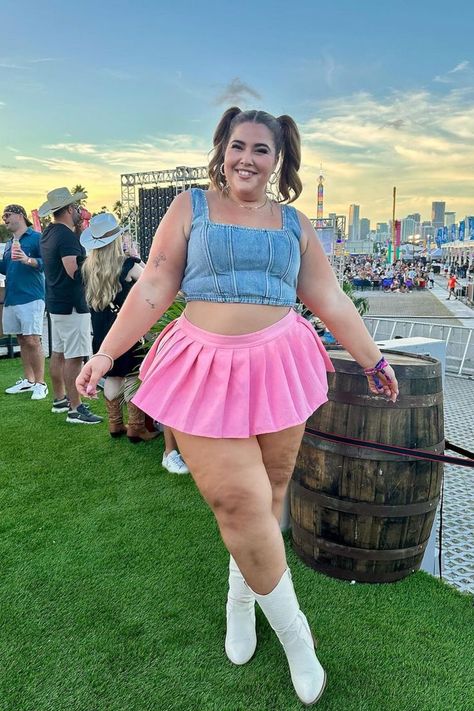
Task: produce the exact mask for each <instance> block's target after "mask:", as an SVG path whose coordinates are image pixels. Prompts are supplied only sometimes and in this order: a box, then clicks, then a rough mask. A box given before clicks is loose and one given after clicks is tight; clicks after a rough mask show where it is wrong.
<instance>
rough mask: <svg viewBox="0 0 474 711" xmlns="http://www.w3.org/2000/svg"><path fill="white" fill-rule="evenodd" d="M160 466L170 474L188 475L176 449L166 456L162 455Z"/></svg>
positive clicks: (186, 468)
mask: <svg viewBox="0 0 474 711" xmlns="http://www.w3.org/2000/svg"><path fill="white" fill-rule="evenodd" d="M161 466H162V467H163V469H166V471H168V472H169V473H170V474H189V469H188V467H187V466H186V464H185V463H184V461H183V458H182V457H181V455H180V453H179V452H177V451H176V449H173V450H172V451H171V452H170V453H169V454H168V455H166V454H163V459H162V462H161Z"/></svg>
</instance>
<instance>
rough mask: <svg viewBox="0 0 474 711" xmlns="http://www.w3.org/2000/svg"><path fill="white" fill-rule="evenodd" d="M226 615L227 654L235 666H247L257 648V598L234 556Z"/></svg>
mask: <svg viewBox="0 0 474 711" xmlns="http://www.w3.org/2000/svg"><path fill="white" fill-rule="evenodd" d="M226 613H227V632H226V636H225V652H226V654H227V656H228V657H229V659H230V661H231V662H233V663H234V664H245V663H246V662H248V661H249V659H251V658H252V657H253V654H254V652H255V647H256V646H257V635H256V633H255V598H254V596H253V594H252V592H251V590H250V588H249V587H248V585H247V584H246V582H245V580H244V578H243V576H242V573H241V572H240V570H239V568H238V566H237V563H236V562H235V560H234V559H233V558H232V556H230V561H229V593H228V596H227V605H226Z"/></svg>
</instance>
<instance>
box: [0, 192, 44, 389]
mask: <svg viewBox="0 0 474 711" xmlns="http://www.w3.org/2000/svg"><path fill="white" fill-rule="evenodd" d="M3 221H4V223H5V226H6V228H7V230H8V231H9V232H10V233H11V235H12V237H11V239H9V240H8V242H7V243H6V245H5V251H4V253H3V258H2V259H0V273H1V274H5V276H6V287H5V304H4V307H3V314H2V328H3V333H4V334H6V335H14V336H16V338H17V341H18V344H19V346H20V352H21V360H22V365H23V371H24V377H23V378H20V379H19V380H18V381H17V382H16V383H15V385H12V386H11V387H9V388H7V389H6V390H5V392H6V393H7V394H8V395H17V394H18V393H24V392H31V399H32V400H43V398H45V397H46V395H47V394H48V388H47V386H46V383H45V382H44V353H43V348H42V345H41V335H42V333H43V318H44V274H43V260H42V259H41V254H40V237H41V235H40V233H39V232H35V231H34V230H33V229H31V222H30V221H29V219H28V217H27V214H26V210H25V208H24V207H23V206H22V205H7V206H6V207H5V209H4V210H3Z"/></svg>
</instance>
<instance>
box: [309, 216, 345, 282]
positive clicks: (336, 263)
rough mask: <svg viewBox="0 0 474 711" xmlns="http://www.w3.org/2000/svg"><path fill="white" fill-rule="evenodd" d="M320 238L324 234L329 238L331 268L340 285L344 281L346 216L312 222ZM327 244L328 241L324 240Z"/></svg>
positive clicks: (324, 218) (323, 218) (318, 219)
mask: <svg viewBox="0 0 474 711" xmlns="http://www.w3.org/2000/svg"><path fill="white" fill-rule="evenodd" d="M310 222H311V224H312V225H313V227H314V229H315V230H316V232H317V233H319V236H322V234H323V233H325V234H326V235H328V236H329V241H330V243H331V250H330V252H329V254H328V256H329V260H330V262H331V266H332V268H333V269H334V272H335V274H336V277H337V280H338V282H339V284H341V285H342V282H343V280H344V265H345V256H344V250H345V241H346V239H347V238H346V216H345V215H336V216H335V217H322V218H316V219H314V218H313V219H311V220H310ZM322 241H323V242H325V241H326V240H322Z"/></svg>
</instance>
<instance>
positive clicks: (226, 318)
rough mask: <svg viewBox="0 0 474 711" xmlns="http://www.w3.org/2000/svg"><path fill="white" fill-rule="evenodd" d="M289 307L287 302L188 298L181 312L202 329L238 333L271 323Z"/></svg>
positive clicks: (265, 326) (254, 329)
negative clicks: (244, 301) (254, 302)
mask: <svg viewBox="0 0 474 711" xmlns="http://www.w3.org/2000/svg"><path fill="white" fill-rule="evenodd" d="M289 311H290V307H289V306H262V305H261V304H221V303H215V302H212V301H211V302H209V301H190V302H189V303H188V304H187V305H186V311H185V315H186V318H187V319H188V321H190V322H191V323H192V324H193V325H194V326H197V327H198V328H202V329H204V330H205V331H211V332H212V333H219V334H220V335H222V336H241V335H242V334H244V333H253V332H254V331H260V330H261V329H262V328H267V326H273V324H274V323H276V322H277V321H280V320H281V319H282V318H283V317H284V316H286V314H287V313H288V312H289Z"/></svg>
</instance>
